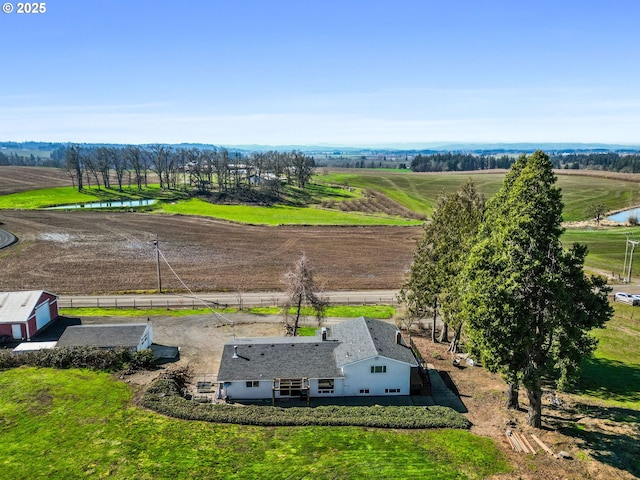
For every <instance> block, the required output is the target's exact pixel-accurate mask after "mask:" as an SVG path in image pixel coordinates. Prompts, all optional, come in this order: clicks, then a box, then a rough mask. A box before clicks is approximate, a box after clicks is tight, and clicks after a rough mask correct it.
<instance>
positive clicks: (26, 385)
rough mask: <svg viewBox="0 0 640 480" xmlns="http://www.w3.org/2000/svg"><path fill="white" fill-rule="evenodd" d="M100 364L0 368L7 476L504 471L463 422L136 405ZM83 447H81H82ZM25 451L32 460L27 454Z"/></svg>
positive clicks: (497, 455)
mask: <svg viewBox="0 0 640 480" xmlns="http://www.w3.org/2000/svg"><path fill="white" fill-rule="evenodd" d="M132 399H133V391H132V389H131V387H129V386H128V385H127V384H125V383H123V382H119V381H116V380H114V379H113V378H112V377H111V376H110V375H108V374H105V373H94V372H89V371H82V370H68V371H56V370H50V369H33V368H20V369H14V370H8V371H4V372H2V373H0V419H1V420H2V423H1V424H0V433H1V434H2V445H3V448H2V450H0V465H2V471H3V472H5V473H8V472H11V475H10V478H41V477H46V478H55V479H67V478H81V477H82V478H107V477H108V478H117V479H120V478H121V479H125V478H126V479H129V478H138V479H163V478H194V479H197V478H203V479H204V478H228V479H233V478H237V479H241V478H274V479H278V478H283V479H284V478H292V477H293V478H318V479H325V478H326V479H330V478H353V479H360V478H371V475H372V473H374V472H375V476H376V477H377V478H390V479H391V478H412V477H413V478H433V479H465V478H469V479H480V478H487V477H489V476H491V475H494V474H500V473H506V472H508V471H510V467H509V464H508V462H507V460H506V458H505V456H504V455H503V454H502V453H501V451H500V450H499V449H498V448H496V446H495V444H494V443H493V441H492V440H490V439H488V438H482V437H478V436H475V435H473V434H471V433H469V432H468V431H463V430H420V431H413V430H411V431H401V430H380V429H371V428H354V427H279V428H278V427H275V428H271V427H250V426H240V425H223V424H210V423H205V422H189V421H184V420H176V419H171V418H166V417H163V416H161V415H158V414H155V413H152V412H148V411H146V410H142V409H140V408H138V407H136V406H135V405H134V404H133V403H132ZM79 446H82V447H81V448H79ZM25 451H29V452H30V455H31V456H32V458H37V461H25V458H24V455H25Z"/></svg>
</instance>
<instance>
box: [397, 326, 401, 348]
mask: <svg viewBox="0 0 640 480" xmlns="http://www.w3.org/2000/svg"><path fill="white" fill-rule="evenodd" d="M396 344H397V345H402V334H401V333H400V330H396Z"/></svg>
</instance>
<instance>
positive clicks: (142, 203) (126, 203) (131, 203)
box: [47, 198, 156, 210]
mask: <svg viewBox="0 0 640 480" xmlns="http://www.w3.org/2000/svg"><path fill="white" fill-rule="evenodd" d="M154 203H156V200H154V199H149V198H147V199H144V200H122V201H117V202H93V203H77V204H75V205H61V206H59V207H49V208H47V210H69V209H74V208H118V207H146V206H147V205H152V204H154Z"/></svg>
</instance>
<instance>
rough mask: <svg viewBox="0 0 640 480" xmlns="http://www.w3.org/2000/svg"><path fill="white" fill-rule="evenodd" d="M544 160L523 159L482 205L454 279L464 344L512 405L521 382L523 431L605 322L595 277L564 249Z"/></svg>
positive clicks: (580, 249) (558, 204) (578, 250)
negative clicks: (505, 389)
mask: <svg viewBox="0 0 640 480" xmlns="http://www.w3.org/2000/svg"><path fill="white" fill-rule="evenodd" d="M555 182H556V178H555V175H554V174H553V170H552V164H551V162H550V161H549V157H548V156H547V155H546V154H544V153H543V152H541V151H537V152H535V153H533V154H532V155H530V156H529V157H526V156H522V157H520V158H519V159H518V160H517V161H516V163H515V164H514V165H513V167H512V169H511V171H510V172H509V173H508V174H507V176H506V177H505V180H504V183H503V186H502V188H501V190H500V191H499V192H498V193H497V194H496V196H495V197H494V198H493V199H491V201H490V202H489V203H488V205H487V213H486V221H485V223H484V224H483V226H482V228H481V229H480V233H479V235H478V239H477V242H476V244H475V245H474V247H473V248H472V249H471V252H470V254H469V257H468V259H467V262H466V266H465V269H464V272H463V281H464V282H465V292H464V296H463V318H465V319H466V320H467V321H468V324H469V333H470V340H471V344H472V346H473V348H475V349H476V350H477V351H478V352H479V353H480V354H481V356H482V359H483V363H484V364H485V365H486V367H487V368H488V369H489V370H491V371H496V372H500V373H501V374H502V375H503V377H504V378H505V380H506V381H507V383H508V384H509V385H510V389H509V398H508V404H509V405H510V406H517V395H518V386H519V384H520V383H521V384H522V385H523V386H524V387H525V389H526V391H527V396H528V399H529V417H528V423H529V424H530V425H532V426H535V427H540V426H541V422H542V403H541V396H542V395H541V394H542V383H541V382H542V379H543V377H545V376H548V375H549V374H554V377H553V378H555V379H556V380H558V379H559V380H560V383H561V385H564V384H566V382H567V380H568V379H569V378H570V376H571V374H572V373H575V371H576V370H577V366H578V362H579V359H580V358H581V357H582V356H584V355H589V354H591V353H592V352H593V350H594V348H595V345H596V342H595V340H594V339H593V338H591V337H590V336H589V334H588V331H589V330H591V329H592V328H596V327H601V326H603V325H604V323H605V322H606V320H608V319H609V318H610V317H611V314H612V310H611V307H610V305H609V303H608V300H607V293H608V292H609V291H610V288H609V287H607V285H606V282H605V280H604V279H602V278H599V277H590V276H586V275H585V274H584V271H583V268H582V267H583V264H584V258H585V256H586V248H585V247H584V246H580V245H574V246H573V248H572V249H570V250H568V251H567V250H564V249H563V247H562V244H561V243H560V235H561V234H562V232H563V229H562V226H561V222H562V207H563V205H562V198H561V192H560V189H558V188H557V187H555Z"/></svg>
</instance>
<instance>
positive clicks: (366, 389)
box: [360, 388, 369, 393]
mask: <svg viewBox="0 0 640 480" xmlns="http://www.w3.org/2000/svg"><path fill="white" fill-rule="evenodd" d="M360 393H369V389H368V388H361V389H360Z"/></svg>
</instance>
